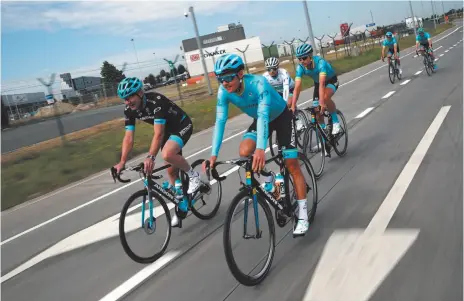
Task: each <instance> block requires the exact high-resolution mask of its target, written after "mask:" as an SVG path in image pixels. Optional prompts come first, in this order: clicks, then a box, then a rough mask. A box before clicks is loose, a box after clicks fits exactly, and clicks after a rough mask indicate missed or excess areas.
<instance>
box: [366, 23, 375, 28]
mask: <svg viewBox="0 0 464 301" xmlns="http://www.w3.org/2000/svg"><path fill="white" fill-rule="evenodd" d="M372 26H375V23H371V24H366V28H367V27H372Z"/></svg>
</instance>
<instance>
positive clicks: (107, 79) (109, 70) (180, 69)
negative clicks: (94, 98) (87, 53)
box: [100, 61, 186, 86]
mask: <svg viewBox="0 0 464 301" xmlns="http://www.w3.org/2000/svg"><path fill="white" fill-rule="evenodd" d="M185 71H186V69H185V67H184V65H182V64H179V65H178V66H177V68H173V69H172V70H168V72H166V70H164V69H161V71H160V73H159V74H158V75H156V76H155V75H153V74H152V73H150V74H149V75H148V76H147V77H145V79H144V80H143V83H144V84H150V85H153V86H154V85H156V84H159V83H162V82H163V78H164V77H165V78H166V80H168V79H169V78H171V77H173V76H176V75H178V74H183V73H184V72H185ZM100 75H101V77H102V80H103V83H105V84H114V83H119V82H120V81H121V80H123V79H124V78H126V75H125V74H124V73H123V72H122V71H121V70H119V69H118V68H116V66H114V65H113V64H110V63H109V62H108V61H104V62H103V65H102V67H101V71H100Z"/></svg>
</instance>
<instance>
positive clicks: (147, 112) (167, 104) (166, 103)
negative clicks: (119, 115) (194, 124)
mask: <svg viewBox="0 0 464 301" xmlns="http://www.w3.org/2000/svg"><path fill="white" fill-rule="evenodd" d="M145 96H146V102H145V104H144V105H143V108H142V109H140V110H136V111H133V110H132V109H131V108H130V107H129V106H126V108H125V110H124V115H125V117H126V121H125V125H126V130H134V129H135V120H136V119H139V120H142V121H144V122H146V123H148V124H165V126H166V127H165V131H166V132H169V133H174V132H177V131H178V130H179V128H180V126H181V123H182V121H183V120H184V119H185V118H188V116H187V114H186V113H185V112H184V111H183V110H182V109H181V108H179V107H178V106H177V105H176V104H175V103H174V102H172V101H171V100H169V99H168V98H167V97H166V96H164V95H162V94H160V93H157V92H150V93H145Z"/></svg>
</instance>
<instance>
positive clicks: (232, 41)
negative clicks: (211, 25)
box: [182, 23, 264, 77]
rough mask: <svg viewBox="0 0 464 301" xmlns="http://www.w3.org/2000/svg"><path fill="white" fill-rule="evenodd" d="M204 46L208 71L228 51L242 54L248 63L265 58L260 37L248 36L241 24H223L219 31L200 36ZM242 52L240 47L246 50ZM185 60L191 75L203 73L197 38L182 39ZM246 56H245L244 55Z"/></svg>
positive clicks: (210, 70)
mask: <svg viewBox="0 0 464 301" xmlns="http://www.w3.org/2000/svg"><path fill="white" fill-rule="evenodd" d="M200 42H201V45H202V48H203V57H204V59H205V62H206V68H207V71H208V73H210V72H213V71H214V63H215V62H216V59H217V58H218V57H220V56H221V55H223V54H226V53H235V54H238V55H240V56H241V57H242V58H243V59H244V60H246V62H247V63H248V64H250V63H255V62H259V61H263V60H264V56H263V51H262V49H261V40H260V39H259V37H252V38H246V36H245V30H244V28H243V26H242V25H241V24H238V25H235V23H231V24H229V25H221V26H219V27H218V29H217V32H215V33H211V34H207V35H203V36H200ZM247 46H248V49H247V51H246V52H245V54H242V53H241V52H240V51H239V50H237V48H238V49H240V50H245V48H246V47H247ZM182 49H183V51H184V57H185V62H186V64H187V69H188V71H189V75H190V76H191V77H193V76H198V75H201V74H203V73H204V72H203V65H202V63H201V60H200V50H199V49H198V47H197V41H196V38H191V39H187V40H183V41H182ZM244 56H245V57H244Z"/></svg>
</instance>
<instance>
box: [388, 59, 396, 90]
mask: <svg viewBox="0 0 464 301" xmlns="http://www.w3.org/2000/svg"><path fill="white" fill-rule="evenodd" d="M388 77H389V78H390V82H391V83H392V84H394V83H395V67H394V66H393V64H392V62H391V60H390V64H388Z"/></svg>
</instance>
